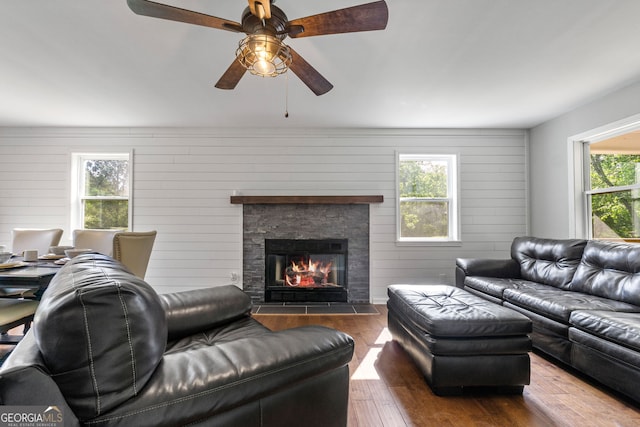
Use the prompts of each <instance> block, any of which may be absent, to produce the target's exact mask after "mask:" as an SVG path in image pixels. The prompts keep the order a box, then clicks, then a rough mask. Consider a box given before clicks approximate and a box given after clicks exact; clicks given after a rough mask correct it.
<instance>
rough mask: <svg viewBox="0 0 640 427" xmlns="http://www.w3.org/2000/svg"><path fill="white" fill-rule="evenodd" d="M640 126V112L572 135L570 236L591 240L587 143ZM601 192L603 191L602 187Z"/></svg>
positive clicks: (569, 168)
mask: <svg viewBox="0 0 640 427" xmlns="http://www.w3.org/2000/svg"><path fill="white" fill-rule="evenodd" d="M639 129H640V114H635V115H633V116H631V117H627V118H625V119H622V120H619V121H616V122H613V123H609V124H607V125H604V126H600V127H598V128H595V129H591V130H589V131H586V132H583V133H580V134H577V135H573V136H570V137H569V138H568V140H567V148H568V159H569V162H568V165H567V166H568V168H567V169H568V171H569V174H568V177H569V195H570V197H569V206H568V208H569V237H572V238H578V239H592V238H593V231H592V219H591V200H590V199H589V198H590V194H587V192H588V191H591V188H590V185H591V184H590V173H591V159H590V157H589V147H588V144H593V143H597V142H600V141H604V140H605V139H609V138H613V137H615V136H619V135H622V134H625V133H629V132H633V131H635V130H639ZM598 191H602V189H599V190H598Z"/></svg>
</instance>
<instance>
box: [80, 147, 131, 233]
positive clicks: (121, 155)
mask: <svg viewBox="0 0 640 427" xmlns="http://www.w3.org/2000/svg"><path fill="white" fill-rule="evenodd" d="M86 160H127V161H128V166H129V182H128V188H129V195H128V197H117V196H114V197H87V196H85V195H84V184H85V182H84V180H85V174H84V168H83V165H84V162H85V161H86ZM70 187H71V198H70V201H71V207H70V225H71V230H76V229H82V228H84V209H83V208H84V205H83V201H84V200H89V199H104V200H108V199H111V200H125V199H127V200H128V201H129V203H128V218H127V222H128V224H129V228H128V230H133V151H129V152H109V153H106V152H95V153H87V152H83V153H71V186H70Z"/></svg>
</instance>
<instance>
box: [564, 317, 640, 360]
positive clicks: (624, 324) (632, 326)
mask: <svg viewBox="0 0 640 427" xmlns="http://www.w3.org/2000/svg"><path fill="white" fill-rule="evenodd" d="M638 309H639V310H640V307H639V308H638ZM569 321H570V322H571V324H572V325H573V326H574V327H576V328H578V329H580V330H582V331H585V332H589V333H590V334H593V335H596V336H598V337H600V338H604V339H606V340H607V341H612V342H615V343H617V344H620V345H621V346H624V347H627V348H630V349H632V350H635V351H640V312H638V313H616V312H611V311H596V310H578V311H574V312H573V313H571V317H570V319H569Z"/></svg>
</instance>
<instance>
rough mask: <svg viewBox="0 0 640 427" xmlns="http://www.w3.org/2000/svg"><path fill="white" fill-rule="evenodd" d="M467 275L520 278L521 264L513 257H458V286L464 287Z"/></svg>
mask: <svg viewBox="0 0 640 427" xmlns="http://www.w3.org/2000/svg"><path fill="white" fill-rule="evenodd" d="M467 276H483V277H500V278H505V279H506V278H511V279H518V278H520V264H519V263H518V262H517V261H516V260H514V259H512V258H509V259H486V258H458V259H456V286H457V287H459V288H462V287H464V279H465V278H466V277H467Z"/></svg>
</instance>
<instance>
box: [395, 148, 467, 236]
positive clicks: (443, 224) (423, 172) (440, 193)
mask: <svg viewBox="0 0 640 427" xmlns="http://www.w3.org/2000/svg"><path fill="white" fill-rule="evenodd" d="M397 173H398V178H397V179H398V206H397V208H398V215H397V217H398V240H399V241H405V242H411V241H414V242H429V241H432V242H442V241H455V240H458V239H459V238H458V211H457V209H458V195H457V193H458V190H457V156H456V155H454V154H399V155H398V165H397Z"/></svg>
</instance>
